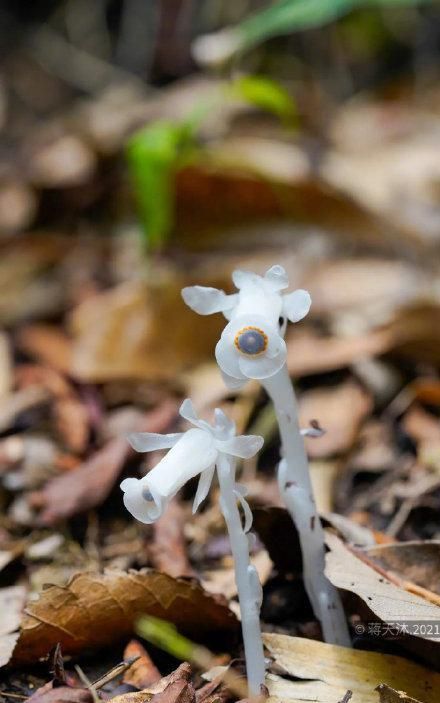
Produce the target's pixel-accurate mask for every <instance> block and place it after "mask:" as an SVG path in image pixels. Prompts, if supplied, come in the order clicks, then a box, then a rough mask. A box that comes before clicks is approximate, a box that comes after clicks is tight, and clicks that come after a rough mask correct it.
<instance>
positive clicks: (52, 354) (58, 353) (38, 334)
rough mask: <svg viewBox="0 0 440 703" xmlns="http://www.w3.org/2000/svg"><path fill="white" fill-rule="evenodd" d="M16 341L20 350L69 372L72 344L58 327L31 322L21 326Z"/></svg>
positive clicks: (64, 371)
mask: <svg viewBox="0 0 440 703" xmlns="http://www.w3.org/2000/svg"><path fill="white" fill-rule="evenodd" d="M16 343H17V346H18V348H19V349H21V351H23V352H25V353H26V354H27V355H29V356H31V357H33V358H35V359H38V361H40V362H43V363H45V364H47V365H48V366H50V367H52V368H54V369H56V370H57V371H61V372H62V373H69V372H70V368H71V350H72V345H71V342H70V340H69V338H68V337H67V336H66V335H65V334H64V332H63V331H62V330H61V329H60V327H55V326H51V325H44V324H33V325H27V326H25V327H22V328H21V329H20V331H19V333H18V335H17V339H16Z"/></svg>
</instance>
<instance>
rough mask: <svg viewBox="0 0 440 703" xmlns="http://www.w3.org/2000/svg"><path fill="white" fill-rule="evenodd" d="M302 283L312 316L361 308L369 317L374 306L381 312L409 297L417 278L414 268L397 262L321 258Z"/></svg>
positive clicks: (393, 307)
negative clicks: (311, 303) (323, 260)
mask: <svg viewBox="0 0 440 703" xmlns="http://www.w3.org/2000/svg"><path fill="white" fill-rule="evenodd" d="M302 285H304V288H306V289H307V290H308V291H309V292H310V295H311V297H312V301H313V305H312V309H311V313H312V314H313V315H323V314H335V313H336V312H340V311H344V310H348V309H354V310H356V311H357V312H358V313H359V311H360V310H362V309H365V311H366V312H367V313H369V315H370V316H371V313H372V310H374V308H375V307H376V308H377V309H378V310H379V311H380V313H381V314H382V315H383V310H384V309H385V310H387V311H389V310H391V311H394V309H395V308H396V307H397V306H398V305H403V304H404V303H406V302H407V301H408V300H411V297H412V296H414V295H415V294H417V286H418V280H417V276H416V274H415V269H414V268H413V267H411V266H409V265H407V264H404V263H402V262H400V261H391V260H388V259H387V260H380V259H371V258H370V259H369V258H367V257H364V258H361V259H348V258H346V259H342V260H335V261H325V262H323V263H322V264H321V265H318V266H314V267H313V269H312V270H311V272H310V274H309V275H308V276H306V277H305V279H304V280H303V281H302ZM379 319H381V318H380V315H379ZM373 322H374V318H373Z"/></svg>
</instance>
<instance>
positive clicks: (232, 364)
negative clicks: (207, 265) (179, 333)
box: [182, 266, 311, 388]
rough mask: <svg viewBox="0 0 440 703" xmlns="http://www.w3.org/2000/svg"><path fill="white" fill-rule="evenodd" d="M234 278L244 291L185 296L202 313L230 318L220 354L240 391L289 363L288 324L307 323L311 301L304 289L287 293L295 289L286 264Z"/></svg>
mask: <svg viewBox="0 0 440 703" xmlns="http://www.w3.org/2000/svg"><path fill="white" fill-rule="evenodd" d="M232 280H233V282H234V284H235V286H236V287H237V288H238V293H234V294H232V295H226V293H225V292H224V291H222V290H217V289H216V288H205V287H203V286H191V287H189V288H184V289H183V290H182V297H183V299H184V301H185V303H186V304H187V305H189V307H190V308H192V309H193V310H195V312H198V313H199V314H200V315H211V314H212V313H215V312H222V313H223V315H224V316H225V317H226V319H227V320H230V322H229V324H228V325H226V327H225V329H224V330H223V333H222V336H221V339H220V341H219V342H218V344H217V347H216V350H215V355H216V359H217V363H218V365H219V366H220V369H221V371H222V373H223V376H224V379H225V381H226V383H227V385H229V386H230V387H232V388H239V387H241V386H242V385H243V384H244V383H245V382H246V381H247V379H249V378H255V379H260V380H261V379H264V378H269V377H270V376H273V375H274V374H276V373H277V371H279V370H280V368H281V367H282V366H283V364H284V362H285V360H286V345H285V343H284V340H283V335H284V332H285V327H286V321H287V320H290V321H291V322H298V321H299V320H302V318H303V317H305V316H306V315H307V313H308V311H309V309H310V305H311V299H310V295H309V294H308V293H307V291H305V290H300V289H298V290H295V291H293V293H288V294H287V295H283V294H282V291H283V290H285V289H286V288H288V286H289V281H288V278H287V274H286V272H285V270H284V269H283V267H282V266H272V268H270V269H269V270H268V271H266V273H265V274H264V276H259V275H257V274H256V273H251V272H248V271H234V273H233V274H232Z"/></svg>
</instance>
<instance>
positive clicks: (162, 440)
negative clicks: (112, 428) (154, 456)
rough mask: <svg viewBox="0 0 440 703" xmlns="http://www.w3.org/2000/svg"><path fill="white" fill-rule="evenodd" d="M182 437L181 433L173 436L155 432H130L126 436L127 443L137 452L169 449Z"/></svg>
mask: <svg viewBox="0 0 440 703" xmlns="http://www.w3.org/2000/svg"><path fill="white" fill-rule="evenodd" d="M181 436H182V432H175V433H174V434H156V433H155V432H132V433H131V434H129V435H127V441H128V442H129V443H130V444H131V446H132V447H133V449H135V450H136V451H137V452H154V451H155V450H156V449H170V448H171V447H174V445H175V444H176V442H178V441H179V439H180V438H181Z"/></svg>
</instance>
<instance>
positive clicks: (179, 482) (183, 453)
mask: <svg viewBox="0 0 440 703" xmlns="http://www.w3.org/2000/svg"><path fill="white" fill-rule="evenodd" d="M217 455H218V452H217V449H216V448H215V446H214V440H213V437H212V435H211V434H210V433H209V432H206V431H205V430H200V429H196V428H192V429H190V430H188V431H187V432H185V433H184V434H183V435H182V437H181V439H180V440H179V441H178V442H177V444H175V445H174V447H172V449H170V451H169V452H168V454H166V456H164V458H163V459H161V461H160V462H159V463H158V464H157V465H156V466H155V467H154V469H152V470H151V471H150V472H149V473H148V474H147V476H146V477H145V479H146V480H148V486H149V488H150V489H151V492H152V493H153V495H155V494H157V495H160V496H163V497H167V498H170V497H171V496H173V495H174V494H175V493H177V491H178V490H179V489H180V488H181V487H182V486H183V485H184V484H185V483H186V482H187V481H189V479H190V478H193V477H194V476H197V475H198V474H200V473H201V472H202V471H205V469H207V468H208V467H210V466H211V465H212V464H213V463H215V460H216V458H217Z"/></svg>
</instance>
